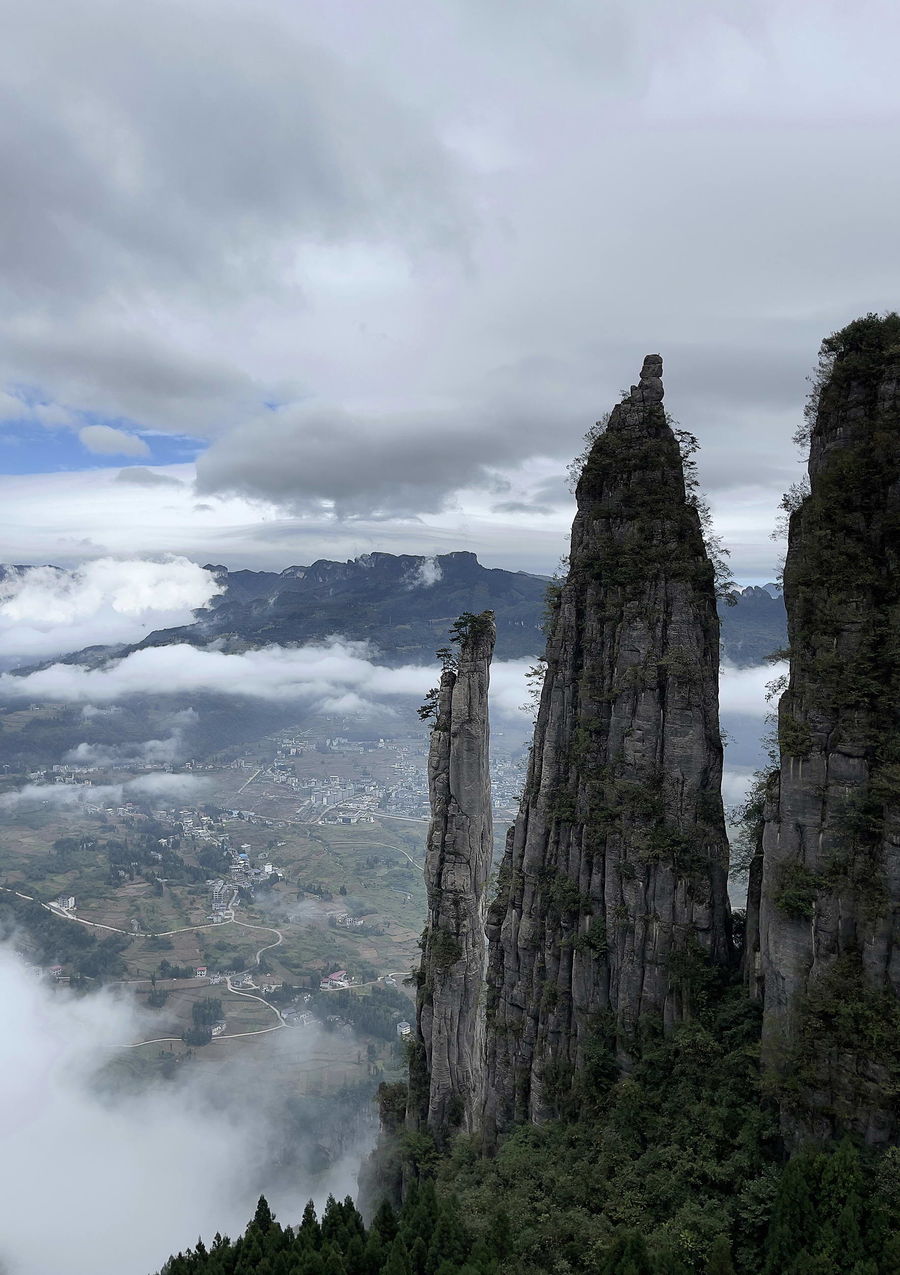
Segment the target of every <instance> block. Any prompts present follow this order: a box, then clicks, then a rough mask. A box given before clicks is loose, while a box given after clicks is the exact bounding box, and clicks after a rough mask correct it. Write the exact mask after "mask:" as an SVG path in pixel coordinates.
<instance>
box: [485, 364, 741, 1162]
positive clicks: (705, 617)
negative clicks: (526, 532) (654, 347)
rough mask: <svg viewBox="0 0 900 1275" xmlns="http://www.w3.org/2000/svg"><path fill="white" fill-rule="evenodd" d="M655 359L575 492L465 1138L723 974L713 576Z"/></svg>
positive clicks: (504, 1121) (550, 1104) (550, 1106)
mask: <svg viewBox="0 0 900 1275" xmlns="http://www.w3.org/2000/svg"><path fill="white" fill-rule="evenodd" d="M661 375H662V360H661V359H660V358H659V356H658V355H649V356H648V357H647V358H646V359H645V360H644V365H643V368H642V371H641V376H640V383H639V385H637V386H635V387H632V390H631V393H630V394H629V395H628V396H627V397H626V398H625V399H624V400H623V401H622V402H621V403H619V404H618V405H617V406H616V407H615V408H614V410H613V412H612V414H611V416H610V419H609V424H608V426H607V428H606V430H605V432H604V433H602V434H601V435H600V437H599V438H598V439H597V440H596V442H595V444H594V446H593V449H592V451H591V453H590V455H589V457H588V459H587V462H586V464H585V467H584V470H583V473H582V475H581V479H580V482H579V484H578V491H577V500H578V512H577V514H576V517H575V522H574V525H573V529H572V547H571V556H570V569H569V573H568V578H567V579H566V582H565V584H564V585H563V586H562V588H561V590H560V592H559V596H558V598H557V600H556V604H555V607H554V608H553V615H552V618H551V622H550V624H551V627H550V633H549V640H548V645H547V651H546V663H547V669H546V676H545V679H544V684H543V691H542V695H541V701H540V708H539V712H538V717H537V723H536V728H535V737H534V746H533V750H532V756H531V760H530V765H529V770H528V775H527V780H526V786H525V791H524V794H523V798H522V804H521V808H520V812H519V816H518V818H517V820H516V823H515V826H514V827H513V828H512V829H511V831H510V834H509V838H508V843H507V848H506V853H505V856H504V859H503V863H502V866H501V871H500V890H499V894H498V897H497V899H496V901H495V902H494V903H493V904H492V906H491V908H490V911H489V916H488V938H489V943H490V956H489V973H488V992H487V1019H488V1027H487V1049H486V1060H487V1061H486V1067H487V1076H486V1100H485V1110H484V1127H485V1133H486V1137H487V1140H488V1143H490V1142H491V1141H492V1140H493V1138H494V1137H495V1136H496V1134H497V1133H498V1132H501V1131H502V1130H503V1129H504V1128H506V1127H508V1126H509V1125H510V1124H511V1123H513V1122H519V1121H523V1120H540V1119H543V1118H545V1117H546V1116H548V1115H551V1114H553V1112H554V1111H555V1110H556V1109H558V1108H559V1107H560V1105H561V1104H563V1103H565V1102H566V1101H567V1100H568V1101H570V1100H571V1098H572V1095H573V1094H577V1092H578V1085H579V1083H580V1078H581V1077H583V1074H584V1067H585V1063H586V1061H588V1060H593V1062H596V1060H597V1056H598V1050H600V1052H601V1053H602V1052H603V1051H607V1058H608V1061H609V1063H610V1065H612V1066H616V1065H618V1066H625V1067H627V1066H628V1060H629V1052H630V1043H631V1041H632V1040H633V1034H634V1032H635V1031H636V1030H637V1029H638V1026H639V1024H640V1023H641V1022H642V1021H643V1020H652V1021H653V1022H655V1023H656V1024H659V1025H662V1026H665V1027H667V1028H669V1027H671V1026H672V1025H673V1024H675V1023H677V1022H678V1021H679V1020H681V1019H683V1018H684V1017H685V1016H687V1015H689V1014H690V1012H691V998H692V991H693V989H694V988H695V987H696V985H697V980H698V978H699V979H702V977H703V972H704V970H705V969H706V968H707V967H708V961H709V960H712V961H713V962H721V963H724V962H727V961H728V960H729V959H730V949H731V945H730V913H729V907H728V899H727V893H726V877H727V843H726V839H725V829H724V820H723V815H722V802H721V796H720V778H721V768H722V745H721V740H720V736H719V725H718V687H717V677H718V665H719V649H718V642H719V624H718V619H717V616H716V599H715V584H714V572H713V568H712V565H711V564H710V561H709V558H708V556H707V553H706V549H705V547H704V543H703V537H702V533H701V527H700V522H699V517H698V513H697V510H696V508H695V507H694V505H693V504H692V503H691V502H690V500H689V499H687V498H686V494H685V482H684V473H683V465H682V459H681V454H680V450H679V445H678V441H677V440H676V438H675V435H674V434H673V431H672V429H671V427H670V425H669V423H668V421H667V419H666V414H665V412H664V410H663V406H662V398H663V386H662V380H661Z"/></svg>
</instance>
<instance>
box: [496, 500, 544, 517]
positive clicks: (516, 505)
mask: <svg viewBox="0 0 900 1275" xmlns="http://www.w3.org/2000/svg"><path fill="white" fill-rule="evenodd" d="M491 508H492V510H493V512H494V513H498V514H542V515H543V514H552V513H553V510H552V509H551V508H550V506H549V505H538V504H530V503H529V502H528V501H525V500H501V502H500V504H499V505H492V506H491Z"/></svg>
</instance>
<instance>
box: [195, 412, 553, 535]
mask: <svg viewBox="0 0 900 1275" xmlns="http://www.w3.org/2000/svg"><path fill="white" fill-rule="evenodd" d="M572 418H573V412H572V409H571V408H567V407H566V406H565V405H563V404H560V405H558V406H556V407H553V408H549V407H548V409H547V411H545V412H541V411H539V410H537V409H536V408H535V406H534V404H531V405H526V404H523V403H518V402H516V401H514V400H513V399H509V400H504V399H502V398H495V399H494V400H493V401H482V402H477V403H472V404H466V405H460V407H459V408H458V409H457V410H456V411H454V412H448V411H434V410H432V409H427V408H426V409H423V410H421V411H409V410H404V411H396V412H393V413H390V414H389V413H383V412H382V413H373V412H370V411H364V410H357V411H349V410H347V409H346V408H343V407H340V406H337V405H333V406H327V405H317V404H312V403H310V404H294V405H289V406H287V407H284V408H281V409H279V410H278V411H276V412H270V413H268V414H266V415H265V416H259V417H256V418H255V419H253V420H250V421H247V422H246V423H245V424H243V425H241V426H239V427H237V428H235V429H233V430H231V431H230V432H229V433H227V434H226V435H225V436H224V437H222V438H220V439H217V440H215V441H214V442H213V444H212V445H211V446H210V447H209V448H208V450H207V451H205V452H204V453H203V454H202V455H201V456H200V457H198V459H197V490H198V491H199V492H201V493H210V492H211V493H231V494H234V493H237V494H239V495H243V496H248V497H251V498H259V499H265V500H269V501H273V502H275V503H277V504H281V505H283V506H285V507H286V508H289V509H294V510H298V511H301V512H302V511H305V510H310V509H321V508H322V507H323V506H325V507H329V508H333V509H334V512H335V513H336V514H338V515H339V516H341V517H373V516H379V517H384V516H394V517H397V516H409V515H414V514H421V513H428V512H434V511H436V510H440V509H442V508H444V506H445V505H446V503H447V501H448V500H449V499H450V497H451V495H452V494H453V493H454V492H457V491H458V490H459V489H460V488H463V487H475V488H482V489H486V490H488V491H491V490H496V487H497V484H498V475H497V473H496V468H495V467H496V466H497V465H499V464H503V463H506V464H515V463H516V462H517V461H519V460H521V459H522V458H523V457H524V456H528V455H531V454H532V453H533V452H534V451H535V450H543V439H544V438H545V437H546V433H547V429H548V420H549V421H552V422H553V424H555V425H560V424H562V423H563V422H566V421H567V423H568V425H569V431H568V432H571V430H572V425H573V419H572ZM574 419H575V426H576V428H577V417H575V418H574ZM501 485H502V484H501Z"/></svg>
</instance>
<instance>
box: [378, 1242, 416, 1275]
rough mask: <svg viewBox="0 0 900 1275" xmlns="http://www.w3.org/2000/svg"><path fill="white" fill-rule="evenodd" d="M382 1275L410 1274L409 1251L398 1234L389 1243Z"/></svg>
mask: <svg viewBox="0 0 900 1275" xmlns="http://www.w3.org/2000/svg"><path fill="white" fill-rule="evenodd" d="M382 1275H412V1267H411V1266H410V1262H409V1253H408V1252H407V1248H406V1245H405V1244H404V1243H403V1240H402V1238H401V1237H400V1236H399V1235H398V1236H397V1237H396V1239H395V1240H394V1242H393V1243H392V1244H391V1251H390V1252H389V1253H388V1259H387V1261H386V1262H385V1264H384V1266H383V1267H382Z"/></svg>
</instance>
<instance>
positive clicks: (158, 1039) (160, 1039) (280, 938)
mask: <svg viewBox="0 0 900 1275" xmlns="http://www.w3.org/2000/svg"><path fill="white" fill-rule="evenodd" d="M223 924H225V925H240V926H242V927H243V928H244V929H245V930H265V931H266V933H267V934H275V935H276V936H277V937H276V939H275V942H274V943H266V944H264V945H263V946H262V947H261V948H259V949H258V950H257V953H256V965H257V967H258V966H259V962H260V959H261V958H262V954H263V952H268V951H269V949H270V948H273V947H278V945H279V944H280V943H283V942H284V935H283V934H282V933H281V930H276V929H275V927H274V926H273V925H251V924H250V922H249V921H225V922H223ZM219 928H221V926H220V927H219ZM225 982H226V984H227V987H228V990H229V992H231V994H232V996H246V997H247V999H248V1000H251V1001H259V1002H260V1004H262V1005H265V1007H266V1009H270V1010H271V1011H272V1013H273V1014H274V1015H275V1017H276V1018H277V1019H278V1022H277V1023H276V1024H275V1026H274V1027H259V1028H257V1030H256V1031H252V1032H232V1033H231V1034H230V1035H224V1034H223V1035H221V1036H213V1037H212V1040H211V1041H210V1044H212V1043H213V1041H216V1040H240V1039H242V1038H243V1037H244V1036H264V1035H265V1033H266V1032H277V1031H278V1030H279V1029H280V1028H282V1027H287V1026H288V1025H289V1024H288V1023H286V1022H285V1021H284V1016H283V1015H282V1013H281V1010H280V1009H279V1008H278V1006H277V1005H272V1004H271V1003H270V1002H269V1001H267V1000H266V998H265V997H264V996H257V995H255V993H253V992H242V991H239V990H238V988H236V987H234V986H233V985H232V982H231V975H230V974H229V976H228V977H227V978H226V979H225ZM172 1040H181V1037H180V1036H155V1037H154V1038H153V1040H139V1041H137V1043H136V1044H134V1045H125V1046H123V1048H125V1049H138V1048H139V1047H140V1046H141V1045H159V1044H163V1043H164V1042H166V1041H172Z"/></svg>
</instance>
